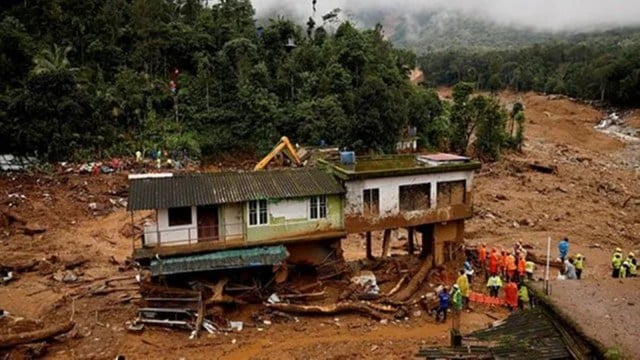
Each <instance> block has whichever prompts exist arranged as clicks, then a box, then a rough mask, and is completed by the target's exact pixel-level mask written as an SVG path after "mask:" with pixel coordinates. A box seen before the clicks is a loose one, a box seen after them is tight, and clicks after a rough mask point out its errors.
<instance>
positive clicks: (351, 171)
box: [318, 154, 481, 180]
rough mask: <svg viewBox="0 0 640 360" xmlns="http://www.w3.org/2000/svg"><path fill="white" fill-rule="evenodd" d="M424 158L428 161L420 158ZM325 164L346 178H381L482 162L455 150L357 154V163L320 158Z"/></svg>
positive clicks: (461, 168) (466, 168)
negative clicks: (440, 152)
mask: <svg viewBox="0 0 640 360" xmlns="http://www.w3.org/2000/svg"><path fill="white" fill-rule="evenodd" d="M419 158H420V159H422V158H424V161H420V160H419ZM318 163H319V164H320V165H321V166H324V167H329V169H330V170H331V172H332V173H333V174H334V175H335V176H337V177H338V178H340V179H343V180H356V179H367V178H381V177H393V176H404V175H419V174H431V173H443V172H452V171H473V170H477V169H479V168H480V166H481V165H480V163H479V162H477V161H473V160H471V159H469V158H466V157H463V156H457V155H452V154H417V155H416V154H391V155H375V156H359V157H356V162H355V164H349V165H346V164H342V163H341V162H340V160H339V159H330V158H328V159H320V160H319V161H318Z"/></svg>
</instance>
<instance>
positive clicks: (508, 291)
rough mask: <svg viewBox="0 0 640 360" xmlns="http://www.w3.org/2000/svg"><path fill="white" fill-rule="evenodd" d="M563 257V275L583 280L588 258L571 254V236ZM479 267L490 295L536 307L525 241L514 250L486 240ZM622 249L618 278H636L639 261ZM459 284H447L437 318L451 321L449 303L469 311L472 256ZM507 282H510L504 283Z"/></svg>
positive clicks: (616, 263)
mask: <svg viewBox="0 0 640 360" xmlns="http://www.w3.org/2000/svg"><path fill="white" fill-rule="evenodd" d="M558 252H559V258H560V260H561V262H562V264H563V267H562V270H561V275H562V277H563V278H564V279H566V280H580V279H581V278H582V271H583V270H584V264H585V261H586V258H585V257H584V256H583V255H582V254H576V255H575V256H569V239H568V238H567V237H565V238H563V239H562V240H561V241H560V242H559V243H558ZM474 255H475V258H476V260H477V265H478V267H479V269H478V270H479V272H480V273H481V274H484V276H485V277H486V279H487V285H486V286H487V289H488V292H489V297H491V298H496V299H498V298H499V296H500V290H501V289H502V290H503V293H504V301H503V303H504V304H506V305H507V307H508V308H509V310H511V311H513V310H514V309H515V308H516V307H517V308H519V309H523V308H524V306H525V304H526V303H529V306H531V307H533V302H532V300H533V299H532V298H531V297H530V296H529V291H528V289H527V287H526V286H525V285H524V280H525V279H528V280H532V279H533V273H534V270H535V267H536V265H535V263H534V262H533V261H531V260H530V259H527V251H526V250H525V249H524V247H523V246H522V243H520V242H517V243H516V244H515V246H514V247H513V249H512V250H511V251H509V250H506V249H504V248H502V249H500V250H499V251H498V249H496V248H495V247H494V248H492V249H491V251H488V250H487V245H486V244H485V243H482V244H481V245H480V247H478V248H477V254H474ZM622 256H623V255H622V250H621V249H620V248H616V250H615V252H614V253H613V258H612V260H611V265H612V268H613V272H612V274H611V276H612V277H614V278H625V277H636V276H637V269H638V264H637V261H636V258H635V254H634V253H633V252H630V253H629V254H628V255H627V258H626V259H623V257H622ZM458 275H459V276H458V278H457V279H456V282H455V284H453V286H452V287H451V291H449V290H448V289H447V288H446V287H443V288H442V289H441V290H440V292H439V293H438V300H439V301H438V307H437V309H436V321H443V322H445V321H446V320H447V311H448V309H449V304H452V305H453V310H454V314H456V315H458V314H460V312H462V311H463V310H469V297H470V295H471V289H470V284H471V282H472V279H473V275H474V269H473V263H472V260H471V258H467V260H466V261H465V262H464V267H463V269H461V270H460V271H459V274H458ZM504 283H506V285H505V284H504Z"/></svg>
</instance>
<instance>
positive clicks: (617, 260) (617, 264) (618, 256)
mask: <svg viewBox="0 0 640 360" xmlns="http://www.w3.org/2000/svg"><path fill="white" fill-rule="evenodd" d="M611 267H612V269H613V272H612V273H611V277H612V278H614V279H617V278H619V277H620V268H621V267H622V249H620V248H616V251H614V252H613V258H612V259H611Z"/></svg>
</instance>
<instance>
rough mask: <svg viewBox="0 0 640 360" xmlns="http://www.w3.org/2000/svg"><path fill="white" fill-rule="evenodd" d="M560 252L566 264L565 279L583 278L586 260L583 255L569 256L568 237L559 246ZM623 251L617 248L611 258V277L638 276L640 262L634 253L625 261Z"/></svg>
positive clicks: (564, 269) (563, 272) (630, 253)
mask: <svg viewBox="0 0 640 360" xmlns="http://www.w3.org/2000/svg"><path fill="white" fill-rule="evenodd" d="M558 252H559V253H560V260H562V262H563V263H564V268H563V271H562V274H563V275H564V277H565V279H567V280H572V279H578V280H580V279H581V278H582V270H583V269H584V262H585V260H586V258H585V257H584V256H583V255H581V254H576V256H574V257H570V256H568V254H569V239H567V238H566V237H565V238H564V239H562V240H561V241H560V243H559V244H558ZM622 256H623V255H622V249H620V248H616V249H615V251H614V252H613V257H612V258H611V269H612V272H611V277H613V278H615V279H618V278H627V277H636V276H638V262H637V260H636V256H635V254H634V253H633V252H629V254H627V257H626V258H625V259H623V257H622Z"/></svg>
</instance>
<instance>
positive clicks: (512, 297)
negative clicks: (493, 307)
mask: <svg viewBox="0 0 640 360" xmlns="http://www.w3.org/2000/svg"><path fill="white" fill-rule="evenodd" d="M504 302H505V303H506V304H507V307H508V308H509V311H513V309H515V308H516V306H518V285H516V283H514V282H513V281H509V282H508V283H507V285H506V286H505V287H504Z"/></svg>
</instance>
